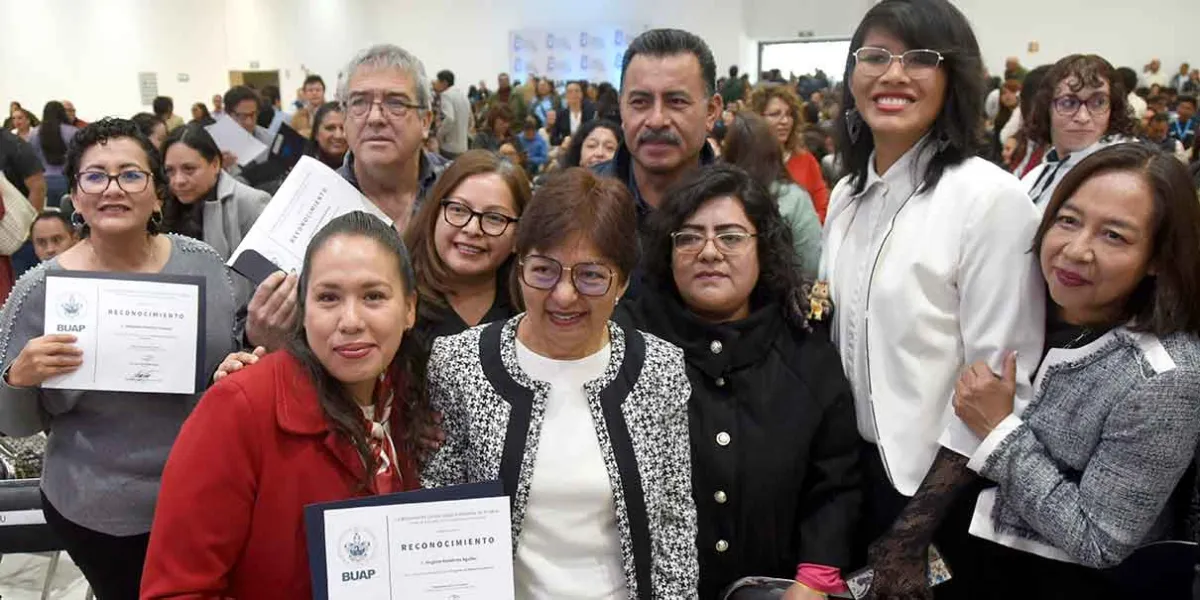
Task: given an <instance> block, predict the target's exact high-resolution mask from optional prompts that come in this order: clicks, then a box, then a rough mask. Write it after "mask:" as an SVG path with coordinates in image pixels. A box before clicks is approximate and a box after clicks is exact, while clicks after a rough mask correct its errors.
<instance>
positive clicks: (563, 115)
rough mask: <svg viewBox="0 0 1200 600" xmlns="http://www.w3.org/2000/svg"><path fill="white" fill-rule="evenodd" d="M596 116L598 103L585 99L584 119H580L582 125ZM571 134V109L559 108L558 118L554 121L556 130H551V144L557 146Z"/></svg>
mask: <svg viewBox="0 0 1200 600" xmlns="http://www.w3.org/2000/svg"><path fill="white" fill-rule="evenodd" d="M595 118H596V105H594V104H592V103H591V101H589V100H584V101H583V119H581V120H580V121H579V124H580V126H582V125H583V124H584V123H587V122H588V121H591V120H592V119H595ZM568 135H571V110H570V109H568V108H566V107H563V108H560V109H558V120H557V121H555V123H554V131H552V132H550V145H551V146H557V145H559V144H561V143H562V141H563V138H565V137H567V136H568Z"/></svg>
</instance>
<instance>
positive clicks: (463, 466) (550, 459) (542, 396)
mask: <svg viewBox="0 0 1200 600" xmlns="http://www.w3.org/2000/svg"><path fill="white" fill-rule="evenodd" d="M460 160H461V159H460ZM635 208H636V207H635V205H634V203H633V199H632V198H631V197H630V196H629V191H628V190H627V189H626V187H625V186H624V185H623V184H622V183H621V182H619V181H617V180H615V179H610V178H605V177H597V176H596V175H593V174H592V173H591V172H589V171H587V170H586V169H583V168H580V167H575V168H571V169H567V170H566V171H564V172H562V173H561V174H558V175H556V176H554V177H551V178H550V180H549V181H547V182H546V184H545V185H544V186H542V187H541V188H539V189H538V191H537V192H536V193H535V194H534V197H533V201H532V202H531V203H530V204H529V206H528V207H527V208H526V209H525V211H524V212H523V213H522V215H521V222H520V228H519V229H518V230H517V233H516V239H515V244H516V255H517V265H516V268H517V270H518V277H517V278H516V279H517V282H516V283H517V284H518V286H519V290H520V296H521V303H522V304H523V305H524V307H525V310H526V312H524V313H522V314H520V315H517V316H515V317H513V318H512V319H509V320H507V321H498V322H496V323H492V324H491V325H488V326H486V327H476V328H474V329H470V330H468V331H465V332H463V333H461V334H459V335H455V336H449V337H442V338H439V339H437V340H435V341H434V343H433V352H432V356H431V357H430V360H429V376H428V381H429V383H428V386H429V387H428V389H429V398H430V403H431V404H432V407H433V409H434V410H438V411H441V412H442V428H443V430H444V432H445V436H446V439H445V443H444V444H443V445H442V447H441V448H440V449H439V450H438V451H437V452H436V453H435V454H434V455H433V456H432V457H431V458H430V460H429V463H428V465H427V466H426V467H425V468H424V471H423V474H422V482H423V484H424V485H425V486H426V487H441V486H447V485H455V484H462V483H470V482H476V481H491V480H496V479H499V480H500V481H501V482H502V483H503V484H504V489H505V492H506V495H507V496H508V497H509V498H510V499H511V501H512V523H513V541H514V543H515V545H516V548H515V553H514V575H515V580H516V581H515V583H516V597H517V598H531V599H554V598H604V599H612V600H617V599H622V600H624V599H627V598H639V599H644V600H650V599H659V598H671V599H678V598H696V597H697V592H696V586H697V565H696V507H695V503H694V502H693V500H692V470H691V456H690V448H689V444H688V398H689V396H690V392H691V387H690V385H689V384H688V378H687V374H686V373H685V371H684V364H683V353H682V352H681V351H680V350H679V349H678V348H676V347H675V346H672V345H670V344H668V343H666V342H664V341H662V340H660V339H658V338H656V337H654V336H652V335H649V334H645V333H642V332H640V331H638V330H636V329H633V328H629V327H625V326H622V325H618V324H616V323H615V322H613V321H612V320H611V317H612V314H613V310H614V308H615V307H616V305H617V301H618V299H619V298H620V297H621V295H622V294H623V293H624V292H625V289H626V287H627V286H628V283H629V273H630V271H631V270H632V269H633V268H634V266H635V265H636V264H637V260H638V256H637V255H638V250H637V245H636V244H630V243H629V232H631V231H635V230H636V223H637V215H636V210H635Z"/></svg>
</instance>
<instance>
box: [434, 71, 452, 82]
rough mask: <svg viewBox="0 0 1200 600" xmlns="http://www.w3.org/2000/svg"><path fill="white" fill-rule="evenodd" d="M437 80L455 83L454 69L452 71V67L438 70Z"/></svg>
mask: <svg viewBox="0 0 1200 600" xmlns="http://www.w3.org/2000/svg"><path fill="white" fill-rule="evenodd" d="M437 80H438V81H440V82H442V83H444V84H446V85H454V71H451V70H450V69H442V70H441V71H438V74H437Z"/></svg>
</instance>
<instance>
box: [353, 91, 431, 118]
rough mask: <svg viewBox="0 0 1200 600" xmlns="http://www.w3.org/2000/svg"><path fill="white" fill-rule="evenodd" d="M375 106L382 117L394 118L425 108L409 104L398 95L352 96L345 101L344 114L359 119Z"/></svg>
mask: <svg viewBox="0 0 1200 600" xmlns="http://www.w3.org/2000/svg"><path fill="white" fill-rule="evenodd" d="M376 104H378V105H379V110H380V112H382V113H383V114H384V115H386V116H391V117H395V118H401V117H405V116H408V113H409V112H411V111H414V110H421V109H423V108H425V107H424V106H421V105H420V104H416V103H413V102H409V101H408V99H406V98H405V97H404V96H401V95H399V94H384V95H383V96H382V97H376V96H373V95H371V94H354V95H352V96H350V99H349V100H347V101H346V112H348V113H350V116H352V117H354V118H356V119H361V118H363V117H365V116H367V115H368V114H369V113H370V112H371V109H372V108H375V105H376Z"/></svg>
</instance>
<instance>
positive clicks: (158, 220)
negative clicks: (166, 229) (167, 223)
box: [146, 210, 163, 235]
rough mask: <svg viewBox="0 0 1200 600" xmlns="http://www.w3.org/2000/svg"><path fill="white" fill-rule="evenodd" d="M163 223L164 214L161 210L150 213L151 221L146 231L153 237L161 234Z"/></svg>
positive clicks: (147, 224) (148, 222)
mask: <svg viewBox="0 0 1200 600" xmlns="http://www.w3.org/2000/svg"><path fill="white" fill-rule="evenodd" d="M162 222H163V214H162V211H161V210H156V211H154V212H152V213H150V220H149V221H146V231H149V232H150V234H151V235H154V234H157V233H159V232H160V231H162Z"/></svg>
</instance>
